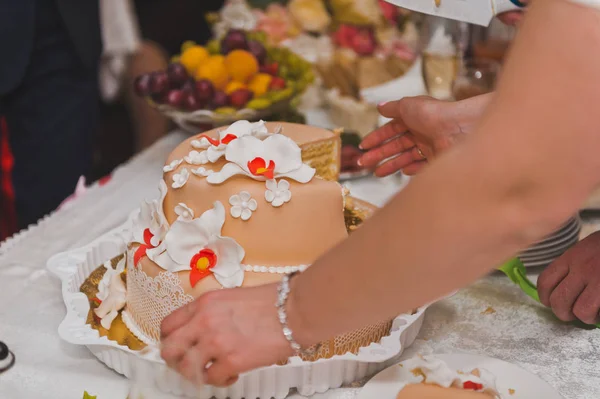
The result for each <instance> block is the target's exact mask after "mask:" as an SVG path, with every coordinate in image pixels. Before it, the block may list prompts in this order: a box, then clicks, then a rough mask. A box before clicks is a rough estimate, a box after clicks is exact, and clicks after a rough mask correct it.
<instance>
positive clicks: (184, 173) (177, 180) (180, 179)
mask: <svg viewBox="0 0 600 399" xmlns="http://www.w3.org/2000/svg"><path fill="white" fill-rule="evenodd" d="M189 178H190V172H189V171H188V170H187V168H183V169H181V171H180V172H179V173H175V174H174V175H173V184H171V187H173V188H181V187H183V186H185V183H187V181H188V179H189Z"/></svg>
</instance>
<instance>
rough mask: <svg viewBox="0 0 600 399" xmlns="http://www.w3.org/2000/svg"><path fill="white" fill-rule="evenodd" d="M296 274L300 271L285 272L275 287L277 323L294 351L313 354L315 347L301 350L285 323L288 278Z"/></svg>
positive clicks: (306, 354)
mask: <svg viewBox="0 0 600 399" xmlns="http://www.w3.org/2000/svg"><path fill="white" fill-rule="evenodd" d="M298 274H300V272H294V273H290V274H286V275H285V276H284V277H283V279H282V280H281V283H280V284H279V287H277V303H276V304H275V307H276V308H277V315H278V316H279V323H281V327H282V328H283V335H284V336H285V339H286V340H287V341H288V342H289V344H290V346H291V347H292V349H293V350H294V352H296V354H300V355H303V356H313V355H314V353H315V349H314V348H311V349H308V350H306V351H303V350H302V347H301V346H300V344H299V343H298V342H296V340H295V339H294V334H293V332H292V330H291V329H290V327H289V326H288V324H287V313H286V310H285V305H286V304H287V300H288V297H289V295H290V280H291V279H292V278H293V277H295V276H296V275H298Z"/></svg>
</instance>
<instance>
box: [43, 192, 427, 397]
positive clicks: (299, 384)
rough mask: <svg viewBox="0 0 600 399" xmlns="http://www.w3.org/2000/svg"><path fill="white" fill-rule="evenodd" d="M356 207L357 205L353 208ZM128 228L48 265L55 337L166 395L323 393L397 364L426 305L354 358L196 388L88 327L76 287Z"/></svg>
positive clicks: (291, 365)
mask: <svg viewBox="0 0 600 399" xmlns="http://www.w3.org/2000/svg"><path fill="white" fill-rule="evenodd" d="M361 204H362V202H361V201H357V204H356V206H357V207H360V206H361ZM130 229H131V219H130V220H129V221H128V222H126V223H125V224H123V225H122V226H120V227H118V228H116V229H114V230H112V231H110V232H108V233H106V234H105V235H103V236H102V237H100V238H98V239H97V240H95V241H94V242H92V243H90V244H89V245H86V246H85V247H82V248H79V249H74V250H72V251H68V252H64V253H60V254H57V255H55V256H53V257H52V258H51V259H50V260H49V261H48V264H47V267H48V269H49V270H50V271H51V272H52V273H53V274H54V275H56V276H57V277H58V278H59V279H60V280H61V281H62V295H63V299H64V302H65V305H66V308H67V314H66V316H65V318H64V320H63V321H62V322H61V323H60V326H59V327H58V334H59V336H60V337H61V338H62V339H63V340H65V341H66V342H69V343H71V344H74V345H84V346H86V347H87V348H88V349H89V350H90V351H91V352H92V353H93V354H94V355H95V356H96V357H97V358H98V359H99V360H100V361H102V362H103V363H105V364H106V365H107V366H108V367H110V368H112V369H114V370H115V371H117V372H118V373H120V374H123V375H125V376H127V377H129V378H133V377H134V375H135V374H134V373H135V372H136V371H139V370H140V369H144V370H147V373H150V374H151V376H152V378H149V379H148V380H152V381H153V383H154V384H155V385H156V388H157V389H158V390H160V391H161V392H164V393H167V394H174V395H181V396H186V397H194V398H203V399H209V398H213V397H215V398H217V399H225V398H231V399H242V398H264V399H269V398H276V399H282V398H285V397H286V396H287V395H288V394H289V391H290V390H291V389H294V388H295V389H297V390H298V392H299V393H300V394H302V395H305V396H309V395H312V394H314V393H316V392H325V391H327V390H329V389H331V388H338V387H340V386H342V385H344V384H348V383H352V382H354V381H358V380H360V379H362V378H365V377H367V376H370V375H374V374H375V373H377V372H379V371H381V370H383V369H384V368H386V367H388V366H390V365H391V364H393V363H395V362H397V360H398V358H399V356H400V355H401V354H402V352H403V351H404V349H406V348H407V347H409V346H410V345H411V344H412V343H413V342H414V340H415V338H416V337H417V335H418V333H419V331H420V329H421V326H422V324H423V319H424V315H425V310H426V307H423V308H421V309H419V310H418V311H417V312H415V313H414V314H403V315H400V316H398V317H396V319H395V320H394V322H393V326H392V330H391V333H390V335H388V336H387V337H385V338H383V339H382V340H381V342H379V343H373V344H371V345H369V346H367V347H363V348H361V349H360V350H359V352H358V354H356V355H355V354H352V353H347V354H345V355H342V356H334V357H332V358H330V359H320V360H317V361H315V362H307V361H303V360H301V359H300V358H299V357H292V358H290V359H289V361H288V363H287V364H286V365H281V366H279V365H274V366H270V367H266V368H263V369H259V370H255V371H252V372H249V373H246V374H244V375H242V376H240V379H239V380H238V382H237V383H236V384H234V385H233V386H231V387H228V388H216V387H212V386H203V387H202V388H200V389H198V388H196V387H195V386H194V385H192V384H191V383H189V382H188V381H186V380H184V379H183V378H182V377H181V376H180V375H179V374H178V373H176V372H175V371H174V370H171V369H170V368H168V367H167V366H166V364H165V363H164V362H163V360H162V359H161V358H160V353H159V352H160V351H159V349H158V347H146V348H145V349H144V350H143V351H134V350H132V349H130V348H129V347H128V346H125V345H120V344H119V343H118V342H117V341H114V340H111V339H109V338H108V337H107V336H101V335H100V333H99V331H98V330H96V329H94V328H92V326H91V325H90V324H89V323H88V314H89V310H90V303H89V300H88V297H87V296H86V295H85V294H84V293H83V292H81V288H80V287H81V286H82V284H83V283H84V282H85V281H86V279H88V277H89V276H90V275H91V274H92V272H94V270H96V269H97V268H98V266H99V265H102V264H103V263H104V262H106V261H107V260H110V259H113V258H115V257H117V256H119V255H121V254H123V253H124V252H125V251H126V243H127V240H128V237H129V231H130Z"/></svg>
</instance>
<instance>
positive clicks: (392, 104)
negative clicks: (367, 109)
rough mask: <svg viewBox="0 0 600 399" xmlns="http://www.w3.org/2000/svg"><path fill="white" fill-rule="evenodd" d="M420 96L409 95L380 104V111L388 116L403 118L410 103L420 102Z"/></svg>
mask: <svg viewBox="0 0 600 399" xmlns="http://www.w3.org/2000/svg"><path fill="white" fill-rule="evenodd" d="M418 100H419V97H408V98H404V99H402V100H398V101H389V102H387V103H383V104H379V107H378V109H379V113H380V114H381V115H383V116H384V117H386V118H398V119H400V118H402V116H403V115H405V112H406V111H407V108H410V104H418Z"/></svg>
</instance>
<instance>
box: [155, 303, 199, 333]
mask: <svg viewBox="0 0 600 399" xmlns="http://www.w3.org/2000/svg"><path fill="white" fill-rule="evenodd" d="M197 302H198V301H194V302H192V303H189V304H187V305H185V306H183V307H181V308H179V309H177V310H176V311H174V312H173V313H171V314H170V315H169V316H167V317H165V318H164V320H163V321H162V323H161V328H160V334H161V340H163V339H164V338H166V337H168V336H169V335H170V334H171V333H173V332H174V331H176V330H178V329H179V328H180V327H182V326H184V325H186V324H187V323H189V322H190V320H191V319H192V317H194V315H195V314H196V307H197Z"/></svg>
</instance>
